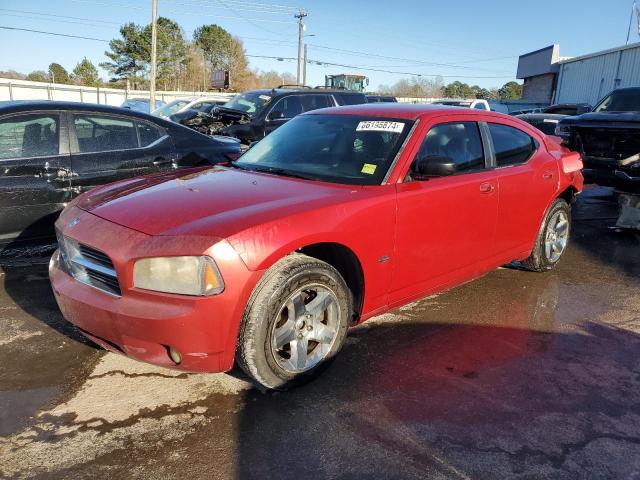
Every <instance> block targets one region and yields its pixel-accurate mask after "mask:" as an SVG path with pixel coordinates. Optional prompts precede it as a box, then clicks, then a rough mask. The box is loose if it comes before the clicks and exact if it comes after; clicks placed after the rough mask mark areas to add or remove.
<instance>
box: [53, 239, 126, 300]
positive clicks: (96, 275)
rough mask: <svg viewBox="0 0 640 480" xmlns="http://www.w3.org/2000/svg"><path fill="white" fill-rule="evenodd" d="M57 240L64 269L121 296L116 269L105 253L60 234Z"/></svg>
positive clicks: (88, 282)
mask: <svg viewBox="0 0 640 480" xmlns="http://www.w3.org/2000/svg"><path fill="white" fill-rule="evenodd" d="M58 242H59V244H60V253H61V256H62V260H63V261H64V264H65V267H66V270H67V271H68V272H69V273H70V274H71V276H73V278H75V279H76V280H78V281H79V282H82V283H85V284H87V285H90V286H92V287H94V288H97V289H98V290H102V291H103V292H107V293H109V294H111V295H115V296H118V297H120V296H122V290H121V289H120V282H119V281H118V275H117V273H116V269H115V267H114V265H113V262H112V261H111V258H109V256H108V255H107V254H106V253H104V252H101V251H100V250H97V249H95V248H93V247H90V246H88V245H85V244H82V243H79V242H77V241H75V240H73V239H71V238H69V237H65V236H62V235H61V236H60V237H59V239H58Z"/></svg>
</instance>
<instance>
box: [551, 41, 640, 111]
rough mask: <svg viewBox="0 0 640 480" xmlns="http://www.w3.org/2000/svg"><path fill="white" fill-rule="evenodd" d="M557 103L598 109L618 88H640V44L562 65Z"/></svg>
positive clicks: (564, 61)
mask: <svg viewBox="0 0 640 480" xmlns="http://www.w3.org/2000/svg"><path fill="white" fill-rule="evenodd" d="M558 65H559V70H558V82H557V87H556V94H555V99H554V101H555V103H582V102H586V103H590V104H591V105H595V104H596V103H597V102H598V100H600V99H601V98H602V97H604V96H605V95H606V94H607V93H609V92H610V91H611V90H613V89H614V88H618V87H630V86H640V43H634V44H631V45H626V46H624V47H618V48H612V49H610V50H604V51H602V52H597V53H591V54H589V55H582V56H581V57H574V58H571V59H569V60H561V61H559V62H558Z"/></svg>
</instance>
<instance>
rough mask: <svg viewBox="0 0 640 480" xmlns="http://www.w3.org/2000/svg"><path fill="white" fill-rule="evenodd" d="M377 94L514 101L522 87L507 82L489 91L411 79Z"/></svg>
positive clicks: (457, 83)
mask: <svg viewBox="0 0 640 480" xmlns="http://www.w3.org/2000/svg"><path fill="white" fill-rule="evenodd" d="M378 91H379V93H381V94H386V95H394V96H396V97H410V98H479V99H485V100H516V99H519V98H521V97H522V85H520V84H519V83H517V82H513V81H511V82H507V83H505V84H504V85H503V86H502V87H499V88H498V87H495V88H491V89H486V88H482V87H480V86H478V85H468V84H467V83H463V82H459V81H457V80H456V81H455V82H451V83H449V84H446V85H445V84H444V82H443V79H442V77H436V78H435V79H433V80H431V79H426V78H423V77H413V78H410V79H401V80H398V81H397V82H396V83H394V84H393V85H390V86H389V85H380V87H379V89H378Z"/></svg>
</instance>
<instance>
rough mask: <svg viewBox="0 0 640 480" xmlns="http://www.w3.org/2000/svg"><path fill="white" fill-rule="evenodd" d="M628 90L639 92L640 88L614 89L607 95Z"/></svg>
mask: <svg viewBox="0 0 640 480" xmlns="http://www.w3.org/2000/svg"><path fill="white" fill-rule="evenodd" d="M629 90H640V86H635V87H622V88H616V89H615V90H611V92H609V93H613V92H622V91H629Z"/></svg>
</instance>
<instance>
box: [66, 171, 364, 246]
mask: <svg viewBox="0 0 640 480" xmlns="http://www.w3.org/2000/svg"><path fill="white" fill-rule="evenodd" d="M359 190H360V189H359V188H358V187H353V186H349V185H338V184H330V183H325V182H315V181H307V180H299V179H293V178H287V177H278V176H275V175H270V174H262V173H255V172H247V171H243V170H238V169H235V168H231V167H214V168H210V169H192V170H190V171H186V172H185V171H182V172H173V173H171V174H163V175H153V176H148V177H140V178H136V179H131V180H125V181H122V182H117V183H114V184H110V185H106V186H104V187H101V188H97V189H95V190H93V191H91V192H88V193H86V194H84V195H82V196H81V197H80V198H79V199H78V201H77V203H76V206H77V207H79V208H81V209H83V210H85V211H88V212H91V213H92V214H93V215H96V216H98V217H101V218H103V219H105V220H109V221H111V222H113V223H116V224H118V225H121V226H124V227H127V228H131V229H133V230H136V231H139V232H142V233H145V234H148V235H214V236H217V237H220V238H226V237H229V236H230V235H232V234H234V233H237V232H239V231H242V230H244V229H246V228H249V227H252V226H255V225H258V224H261V223H263V222H267V221H272V220H276V219H278V218H281V217H284V216H288V215H291V214H295V213H299V212H302V211H304V210H305V209H313V208H317V207H324V206H330V205H331V204H333V203H340V202H342V201H344V200H345V199H346V198H349V196H351V195H353V194H354V193H357V191H359Z"/></svg>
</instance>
